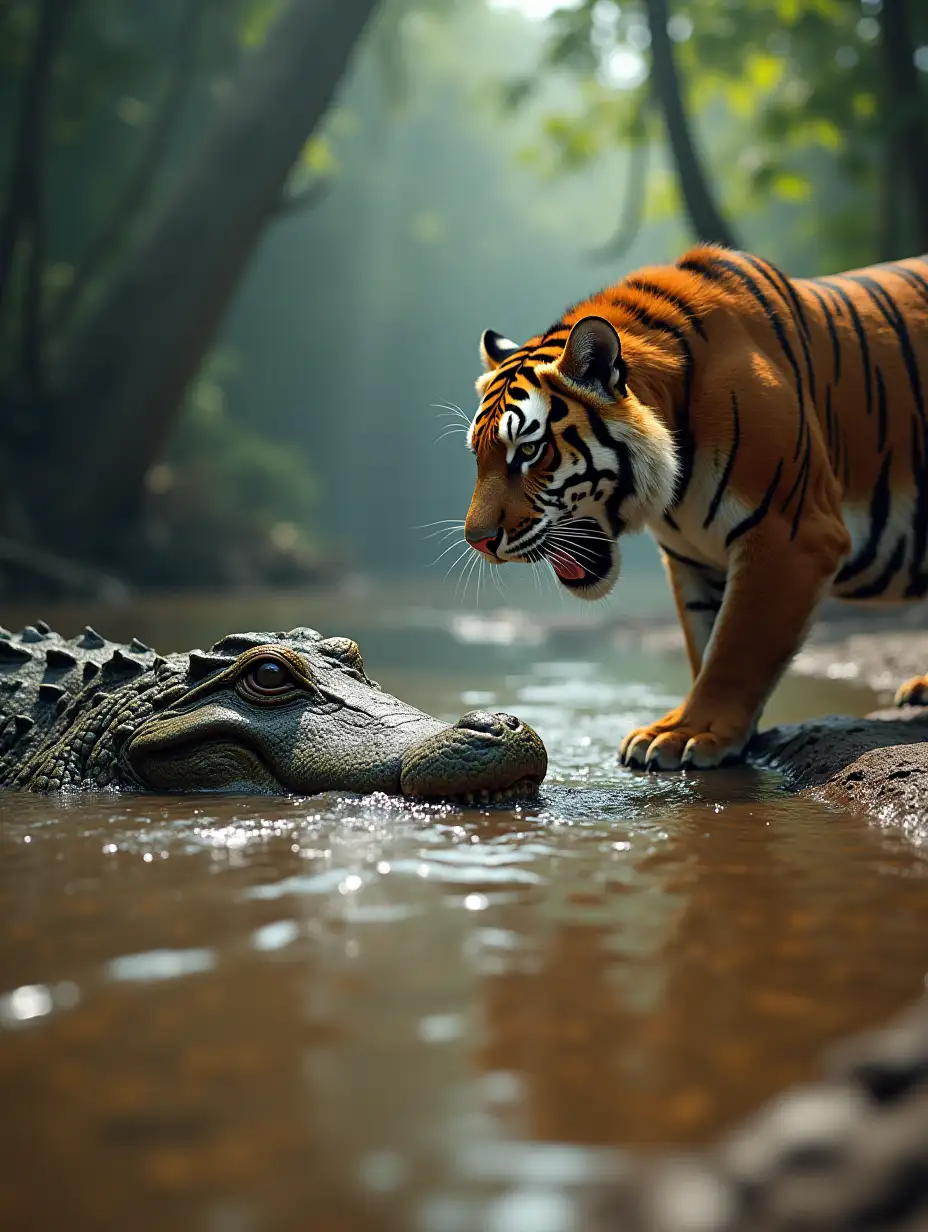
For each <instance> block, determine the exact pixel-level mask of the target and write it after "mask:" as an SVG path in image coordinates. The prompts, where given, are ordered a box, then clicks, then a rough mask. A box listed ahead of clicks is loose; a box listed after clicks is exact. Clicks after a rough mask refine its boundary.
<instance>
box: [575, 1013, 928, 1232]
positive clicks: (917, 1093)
mask: <svg viewBox="0 0 928 1232" xmlns="http://www.w3.org/2000/svg"><path fill="white" fill-rule="evenodd" d="M926 1075H928V1002H922V1003H921V1004H920V1005H919V1006H917V1007H916V1008H915V1009H914V1010H911V1011H909V1012H908V1013H906V1014H904V1015H902V1016H901V1017H900V1018H898V1019H897V1020H896V1021H894V1022H892V1023H890V1024H889V1026H887V1027H885V1028H881V1029H877V1030H874V1031H868V1032H865V1033H864V1034H862V1035H860V1036H858V1037H857V1038H855V1039H852V1040H850V1041H848V1042H847V1043H845V1044H842V1045H840V1046H839V1047H838V1048H837V1049H834V1050H833V1051H832V1053H831V1054H830V1055H829V1058H828V1060H827V1062H826V1078H825V1080H824V1081H823V1082H820V1083H818V1084H815V1085H811V1084H810V1085H807V1086H803V1087H797V1088H795V1089H794V1090H793V1091H789V1092H787V1093H785V1094H784V1095H781V1096H778V1097H777V1098H776V1099H773V1100H771V1101H770V1102H769V1103H768V1104H767V1105H765V1107H763V1108H761V1110H760V1111H759V1112H758V1113H756V1114H755V1115H754V1116H752V1117H751V1118H750V1119H749V1120H748V1121H747V1122H745V1123H744V1124H743V1125H741V1126H739V1127H738V1128H736V1129H735V1130H734V1131H733V1132H732V1133H731V1134H729V1135H728V1136H727V1137H726V1138H725V1140H724V1141H723V1142H722V1143H720V1144H719V1145H718V1146H716V1147H714V1148H710V1149H709V1150H707V1151H705V1152H703V1153H702V1154H694V1155H692V1156H689V1157H686V1158H674V1157H669V1158H666V1159H664V1160H659V1161H652V1162H651V1163H648V1164H642V1165H641V1167H640V1168H638V1169H629V1170H628V1177H629V1179H627V1180H625V1181H623V1182H620V1183H617V1184H616V1186H615V1187H614V1188H613V1190H612V1191H611V1192H610V1193H609V1194H608V1195H604V1196H600V1198H599V1199H598V1200H597V1202H596V1203H595V1206H594V1207H593V1209H591V1211H590V1213H589V1217H588V1219H587V1220H586V1222H585V1223H584V1224H583V1225H582V1226H583V1229H584V1232H868V1230H869V1232H891V1230H893V1229H898V1230H899V1232H916V1229H918V1230H920V1232H924V1229H926V1228H928V1080H926Z"/></svg>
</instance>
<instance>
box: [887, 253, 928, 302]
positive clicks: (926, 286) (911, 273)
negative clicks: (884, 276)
mask: <svg viewBox="0 0 928 1232" xmlns="http://www.w3.org/2000/svg"><path fill="white" fill-rule="evenodd" d="M883 268H884V269H886V270H888V271H889V272H891V273H893V274H895V275H896V276H897V278H904V279H905V281H906V282H907V283H908V284H909V286H910V287H911V288H912V290H913V291H915V292H916V293H917V294H918V295H919V296H920V297H921V299H922V301H923V302H924V303H925V304H926V305H928V280H926V279H924V278H922V276H921V274H916V272H915V270H910V269H909V268H908V267H907V266H905V265H900V264H899V263H898V262H897V261H890V262H888V263H887V264H886V265H885V266H883Z"/></svg>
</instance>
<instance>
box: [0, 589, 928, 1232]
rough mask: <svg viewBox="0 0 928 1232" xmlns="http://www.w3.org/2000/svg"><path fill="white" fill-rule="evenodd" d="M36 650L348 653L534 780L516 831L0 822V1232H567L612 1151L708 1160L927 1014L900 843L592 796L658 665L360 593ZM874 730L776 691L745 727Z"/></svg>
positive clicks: (631, 798) (229, 608) (361, 824)
mask: <svg viewBox="0 0 928 1232" xmlns="http://www.w3.org/2000/svg"><path fill="white" fill-rule="evenodd" d="M37 614H41V615H43V616H45V618H46V619H49V620H50V621H52V622H53V623H54V624H55V626H56V627H57V628H59V629H61V631H63V632H66V633H69V634H70V633H73V632H76V631H77V629H78V628H79V626H80V625H81V624H83V623H84V621H85V620H88V619H90V620H91V621H92V623H94V624H95V625H96V626H97V627H99V628H100V630H101V631H102V632H106V633H107V634H108V635H110V636H113V635H118V636H124V637H128V636H129V635H130V634H132V633H137V634H139V635H140V636H141V637H143V638H144V639H145V640H147V641H151V642H154V644H156V645H157V646H158V648H159V649H163V650H172V649H180V648H182V647H184V646H188V647H189V646H192V645H208V644H209V643H210V642H211V641H212V640H215V638H217V637H218V636H220V635H221V634H223V633H225V632H228V631H231V630H232V629H233V628H260V627H265V628H272V629H273V628H281V629H284V628H289V627H291V626H293V625H296V624H312V625H315V626H316V627H318V628H320V629H321V630H322V631H323V632H324V633H326V634H347V635H350V636H354V637H356V638H357V640H358V641H359V643H360V644H361V648H362V651H363V652H364V654H365V659H366V663H367V668H368V671H369V672H370V674H372V675H373V676H374V677H375V678H377V679H379V680H380V681H381V683H382V684H383V686H384V687H385V688H387V689H389V690H390V691H392V692H395V693H398V694H400V695H402V696H403V697H405V698H407V699H408V700H410V701H412V702H414V703H416V704H418V705H420V706H422V707H424V708H425V709H428V710H430V711H432V712H433V713H436V714H439V715H441V716H445V717H448V718H450V719H454V718H456V717H458V716H459V715H460V714H461V713H462V712H463V711H465V710H467V709H471V708H474V707H477V706H480V707H483V706H489V707H493V708H494V709H498V708H505V709H510V710H512V711H514V712H515V713H517V714H519V715H520V716H521V717H523V718H524V719H525V720H527V721H528V722H530V723H532V724H533V725H534V726H536V727H537V729H538V731H539V732H540V734H541V735H542V737H543V738H544V740H545V742H546V744H547V747H548V750H549V754H550V756H551V769H550V774H549V779H548V782H547V783H546V785H545V787H544V788H543V791H542V793H541V796H540V799H539V801H538V802H537V803H535V804H532V805H530V806H524V807H521V808H517V809H512V810H478V809H473V810H470V809H461V808H457V807H450V806H410V805H406V804H403V803H402V802H400V801H397V800H390V799H387V798H378V797H368V798H363V799H362V798H358V797H349V796H344V797H336V796H322V797H317V798H315V799H280V800H275V799H269V798H260V799H248V798H245V797H186V798H183V797H174V798H171V797H132V796H97V797H88V798H81V799H78V798H74V797H72V798H66V799H65V798H60V799H55V798H42V797H36V796H27V797H17V796H12V795H7V796H5V797H3V798H0V928H2V935H3V937H4V939H5V942H4V945H3V946H2V947H0V1100H2V1107H3V1109H4V1115H3V1118H2V1122H0V1227H2V1228H4V1229H6V1228H9V1229H15V1230H16V1232H27V1230H30V1229H48V1228H59V1227H60V1228H67V1229H84V1228H86V1229H95V1230H102V1232H110V1230H113V1232H116V1230H119V1232H122V1230H123V1229H129V1228H130V1227H131V1228H133V1229H141V1230H145V1229H166V1228H170V1229H172V1232H175V1230H176V1232H185V1230H186V1229H191V1230H193V1229H197V1230H200V1229H202V1230H203V1232H278V1230H280V1232H304V1230H306V1229H320V1230H324V1232H329V1230H330V1229H331V1230H332V1232H335V1230H336V1229H343V1230H348V1229H352V1230H354V1229H368V1228H374V1229H379V1228H381V1227H382V1228H386V1229H392V1228H398V1229H399V1228H402V1229H407V1228H408V1229H415V1230H416V1232H420V1230H421V1232H482V1230H484V1229H486V1230H487V1232H567V1230H568V1229H570V1228H571V1227H573V1226H575V1222H574V1221H575V1218H576V1216H577V1212H578V1210H579V1209H580V1207H581V1206H582V1204H583V1201H584V1199H585V1197H586V1195H587V1194H588V1193H589V1192H590V1191H591V1190H592V1189H593V1188H595V1187H596V1186H597V1185H598V1184H599V1183H600V1182H602V1181H603V1180H605V1179H606V1178H608V1177H609V1176H610V1175H614V1174H615V1172H616V1170H617V1169H618V1168H620V1167H621V1164H622V1158H623V1154H622V1153H623V1151H624V1150H625V1149H627V1148H640V1147H644V1148H651V1147H656V1146H669V1145H683V1144H693V1143H699V1142H703V1141H705V1140H706V1139H707V1138H709V1137H710V1136H712V1135H713V1134H715V1133H717V1132H719V1131H721V1130H723V1129H724V1128H725V1127H727V1126H729V1125H731V1124H732V1123H733V1122H734V1121H735V1120H736V1119H737V1118H739V1117H741V1116H743V1115H744V1114H746V1113H747V1112H749V1111H750V1110H751V1109H752V1108H754V1107H755V1106H756V1105H757V1104H758V1103H759V1102H760V1101H761V1100H762V1099H764V1098H765V1097H767V1096H768V1095H770V1094H772V1093H774V1092H776V1091H777V1090H779V1089H780V1088H782V1087H783V1086H784V1085H786V1084H787V1083H789V1082H792V1081H795V1080H798V1079H801V1078H804V1077H808V1076H810V1075H811V1074H812V1073H814V1072H815V1062H816V1059H817V1056H818V1054H819V1053H820V1051H821V1049H822V1048H823V1047H824V1046H826V1045H827V1044H828V1043H829V1042H830V1041H832V1040H833V1039H834V1038H836V1037H837V1036H838V1035H841V1034H844V1033H846V1032H848V1031H852V1030H854V1029H857V1028H859V1027H862V1026H865V1025H868V1024H870V1023H872V1022H875V1021H877V1020H878V1019H880V1018H881V1017H885V1016H886V1015H888V1014H890V1013H891V1012H893V1011H894V1010H896V1009H897V1008H899V1007H901V1006H902V1005H903V1004H904V1003H905V1002H907V1001H909V1000H911V999H912V998H914V997H915V996H916V995H917V993H918V991H919V989H920V988H921V987H922V984H923V980H924V975H925V972H926V970H928V895H926V873H928V864H926V860H925V856H924V855H923V852H922V849H921V847H920V845H919V843H918V841H917V836H912V835H909V836H904V835H900V834H898V833H893V832H886V831H884V830H882V829H881V828H879V827H878V826H875V825H868V824H866V823H864V822H862V821H861V820H859V819H855V818H853V817H849V816H845V815H843V814H841V813H839V812H836V811H835V810H833V809H829V808H826V807H825V806H821V805H817V804H814V803H809V802H800V801H797V800H795V799H790V798H788V797H787V796H786V795H785V794H784V792H783V790H782V785H781V783H780V781H779V780H778V778H777V776H775V775H773V774H765V773H758V772H754V771H751V770H748V769H744V768H740V769H732V770H726V771H718V772H714V773H711V774H702V775H688V776H685V777H684V776H669V775H667V776H647V775H644V774H633V773H629V772H624V771H620V770H619V769H618V768H617V767H616V764H615V755H614V751H615V747H616V745H617V742H618V740H619V738H620V736H621V735H622V733H623V732H624V731H625V730H626V729H627V728H628V727H629V726H630V725H632V724H635V723H638V722H641V721H643V720H644V719H646V718H648V717H649V716H652V715H656V714H658V713H659V712H662V711H663V710H664V709H665V708H666V707H667V706H668V705H670V704H671V703H672V702H673V701H675V700H676V699H678V698H679V696H680V695H681V694H682V693H683V691H684V690H685V688H686V671H685V666H684V664H683V661H682V659H681V658H680V656H679V655H674V654H664V655H657V654H653V653H651V654H649V653H645V652H644V651H643V650H642V649H641V646H640V642H639V640H638V639H636V638H631V637H622V636H620V635H617V634H616V632H615V630H612V629H609V628H608V626H605V625H597V624H595V623H593V621H591V620H587V621H586V623H585V624H584V623H583V622H582V621H581V622H580V623H579V624H577V625H574V624H571V623H570V622H567V621H565V620H564V619H562V618H561V617H560V616H558V615H557V614H555V616H554V617H553V618H551V619H548V620H541V621H539V620H532V619H526V618H520V617H517V616H514V615H511V614H506V613H499V612H493V611H483V612H475V611H474V610H473V609H472V610H471V611H470V612H469V613H467V612H466V611H465V612H462V611H460V610H456V611H453V610H452V609H451V608H450V607H445V608H442V607H441V606H440V605H435V604H434V603H432V602H431V601H430V600H429V598H428V596H424V597H421V601H418V600H417V601H416V602H414V603H412V604H410V602H409V598H408V596H406V597H403V596H402V595H400V594H399V593H389V592H381V591H373V592H372V591H358V592H355V593H348V594H342V595H335V596H333V597H331V598H330V599H327V600H320V599H309V598H297V597H292V596H291V597H281V598H277V599H274V598H270V599H269V598H257V597H256V598H255V599H253V600H244V599H243V600H235V601H234V602H230V601H228V600H223V601H212V600H202V601H193V600H184V601H173V600H161V601H159V602H157V603H155V602H150V603H146V604H145V605H142V606H140V607H139V608H138V609H137V610H134V609H133V608H132V607H129V606H126V607H122V608H114V609H112V610H109V611H94V610H90V609H88V608H86V607H84V608H81V609H77V608H75V609H72V610H67V609H60V610H58V611H50V612H49V611H47V612H43V613H24V614H22V616H23V618H24V619H25V618H26V617H31V616H35V615H37ZM4 615H5V616H6V619H5V620H4V622H3V623H7V624H9V623H12V621H13V618H14V617H16V616H19V615H20V613H5V614H4ZM871 700H872V699H871V698H870V697H869V695H868V694H866V692H865V691H863V690H859V689H855V688H852V687H851V686H850V685H848V684H846V683H842V682H832V683H829V684H827V685H822V684H815V683H812V682H809V681H805V680H801V679H798V678H797V679H793V678H789V679H788V680H787V681H786V682H785V684H784V686H782V687H781V689H780V690H779V692H778V694H777V696H776V698H775V700H774V703H773V706H772V712H771V716H770V717H771V718H772V719H789V718H796V717H802V716H807V715H810V714H815V713H825V712H827V711H834V710H841V711H844V712H856V713H863V712H864V711H865V710H866V709H867V708H868V706H869V705H870V703H871Z"/></svg>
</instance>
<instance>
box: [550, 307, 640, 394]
mask: <svg viewBox="0 0 928 1232" xmlns="http://www.w3.org/2000/svg"><path fill="white" fill-rule="evenodd" d="M554 367H555V370H556V371H557V373H558V375H560V376H561V377H562V378H563V379H564V380H565V381H566V382H567V383H568V384H569V385H574V386H576V387H577V388H579V389H580V390H581V391H583V392H585V393H589V394H593V395H594V396H595V397H597V398H605V399H606V401H608V402H613V401H614V400H615V399H616V398H617V397H619V398H624V397H625V396H626V394H627V393H628V386H627V385H626V383H625V381H626V377H627V374H628V368H627V365H626V363H625V361H624V360H623V358H622V344H621V342H620V341H619V335H618V334H617V333H616V332H615V328H614V326H613V325H611V324H610V322H609V321H607V320H606V318H605V317H584V318H583V319H582V320H580V321H578V322H577V323H576V325H575V326H574V327H573V329H572V330H571V331H570V337H569V338H568V339H567V342H566V343H565V344H564V350H563V352H562V354H561V356H560V358H559V359H558V360H557V362H556V363H555V365H554Z"/></svg>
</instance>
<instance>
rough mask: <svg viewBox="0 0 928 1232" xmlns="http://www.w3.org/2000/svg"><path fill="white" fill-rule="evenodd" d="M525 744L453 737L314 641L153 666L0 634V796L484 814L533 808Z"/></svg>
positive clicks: (29, 635) (511, 724)
mask: <svg viewBox="0 0 928 1232" xmlns="http://www.w3.org/2000/svg"><path fill="white" fill-rule="evenodd" d="M546 771H547V755H546V752H545V748H544V745H543V744H542V742H541V740H540V739H539V737H538V736H537V735H536V733H535V732H534V731H533V730H532V729H531V728H530V727H528V726H527V725H526V724H524V723H522V722H520V720H519V719H517V718H515V717H514V716H513V715H510V714H502V713H500V714H493V713H488V712H483V711H471V712H470V713H468V714H465V715H464V716H463V718H461V719H460V720H459V721H458V722H457V723H455V724H453V725H449V724H448V723H443V722H441V721H440V720H438V719H435V718H432V717H431V716H430V715H428V714H425V713H423V712H422V711H421V710H417V709H415V708H414V707H413V706H410V705H408V704H407V703H406V702H403V701H400V700H399V699H398V698H396V697H392V696H391V695H390V694H389V693H386V692H384V691H383V690H382V689H381V688H380V686H379V685H378V684H377V683H376V682H375V681H373V680H371V679H370V678H369V677H368V676H367V674H366V672H365V669H364V662H363V659H362V657H361V652H360V650H359V649H358V646H357V643H356V642H354V641H352V640H351V639H350V638H347V637H323V635H322V634H321V633H318V632H316V630H315V629H303V628H298V629H291V630H290V631H289V632H288V633H232V634H229V635H227V636H226V637H223V638H221V639H220V640H219V641H218V642H216V643H215V644H214V645H213V646H211V647H210V649H209V650H208V651H202V650H192V651H190V652H189V653H186V654H169V655H160V654H158V653H157V652H156V651H154V650H152V649H151V647H149V646H147V645H146V644H145V643H144V642H142V641H140V640H139V639H138V638H133V639H132V640H131V641H130V642H128V643H125V644H118V643H116V642H110V641H107V640H106V639H105V638H104V637H101V636H100V634H99V633H97V632H96V631H95V630H94V629H92V628H91V627H90V626H89V625H88V626H87V627H85V629H84V630H83V632H82V633H80V634H79V635H78V636H77V637H74V638H71V639H70V640H65V638H63V637H62V636H61V635H60V634H58V633H55V632H53V631H52V629H51V628H50V627H49V625H48V624H46V623H45V622H44V621H40V620H39V621H36V622H35V624H33V625H27V626H26V628H24V629H23V630H22V631H21V632H20V633H18V634H12V633H10V632H8V631H7V630H5V629H0V787H8V788H18V789H22V790H27V791H36V792H42V791H62V790H101V789H123V790H129V791H147V792H177V791H183V792H193V791H225V792H245V793H249V794H255V793H259V794H298V795H311V794H315V793H318V792H323V791H342V790H343V791H354V792H361V793H369V792H385V793H387V794H390V795H403V796H410V797H418V798H422V799H447V798H456V799H460V800H462V801H464V802H468V803H492V802H502V801H508V800H515V799H521V798H524V797H527V796H530V795H532V794H534V792H535V791H536V790H537V787H538V784H539V783H540V782H541V781H542V780H543V778H544V776H545V773H546Z"/></svg>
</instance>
